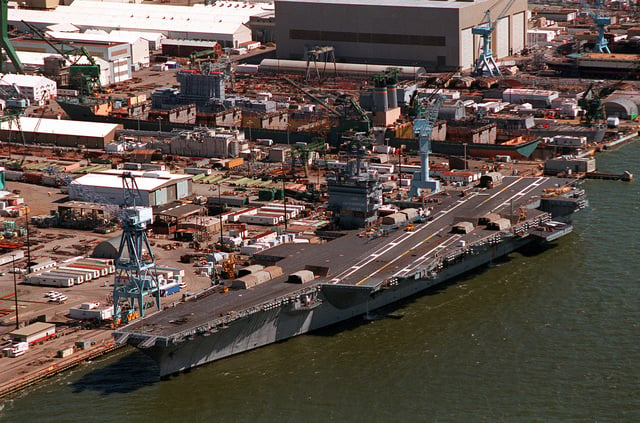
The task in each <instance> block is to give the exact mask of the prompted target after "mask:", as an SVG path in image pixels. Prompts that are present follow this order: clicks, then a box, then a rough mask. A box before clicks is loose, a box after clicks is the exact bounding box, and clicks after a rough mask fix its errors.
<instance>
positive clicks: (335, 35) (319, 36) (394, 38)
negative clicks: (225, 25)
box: [289, 29, 446, 47]
mask: <svg viewBox="0 0 640 423" xmlns="http://www.w3.org/2000/svg"><path fill="white" fill-rule="evenodd" d="M289 38H291V39H292V40H308V41H328V42H350V43H371V44H402V45H422V46H434V47H445V46H446V38H445V37H442V36H435V35H409V34H378V33H369V32H343V31H312V30H306V29H291V30H289Z"/></svg>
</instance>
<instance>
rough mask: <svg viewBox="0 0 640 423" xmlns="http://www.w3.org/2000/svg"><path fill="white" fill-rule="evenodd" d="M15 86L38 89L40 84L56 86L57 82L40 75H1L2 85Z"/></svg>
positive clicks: (0, 81)
mask: <svg viewBox="0 0 640 423" xmlns="http://www.w3.org/2000/svg"><path fill="white" fill-rule="evenodd" d="M13 84H16V85H17V86H19V87H36V86H38V85H40V84H55V82H54V81H52V80H51V79H48V78H45V77H44V76H40V75H20V74H17V73H5V74H0V85H13Z"/></svg>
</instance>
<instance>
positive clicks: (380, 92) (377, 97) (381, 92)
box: [373, 85, 389, 112]
mask: <svg viewBox="0 0 640 423" xmlns="http://www.w3.org/2000/svg"><path fill="white" fill-rule="evenodd" d="M373 105H374V107H375V111H376V112H386V111H387V110H389V99H388V98H387V87H386V85H385V86H384V87H375V88H374V91H373Z"/></svg>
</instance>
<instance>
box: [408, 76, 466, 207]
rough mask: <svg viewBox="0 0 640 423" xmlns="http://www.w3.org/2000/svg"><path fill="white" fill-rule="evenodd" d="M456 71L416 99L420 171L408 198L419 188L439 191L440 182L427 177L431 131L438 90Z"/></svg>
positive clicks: (415, 130)
mask: <svg viewBox="0 0 640 423" xmlns="http://www.w3.org/2000/svg"><path fill="white" fill-rule="evenodd" d="M457 72H458V71H457V70H455V71H454V72H451V73H449V74H448V75H447V76H445V77H444V78H443V79H442V80H440V83H439V84H438V85H437V86H436V87H435V89H434V90H433V91H432V92H431V94H429V96H428V97H427V98H425V99H422V100H416V103H415V107H416V118H415V119H414V121H413V134H414V135H415V136H416V137H417V138H418V153H419V154H420V172H416V173H415V174H414V176H413V179H412V180H411V186H410V188H409V198H413V197H414V196H416V195H420V191H421V190H425V189H428V190H430V191H431V192H432V193H434V192H438V191H440V183H439V182H438V181H436V180H434V179H431V178H430V177H429V153H430V152H431V133H432V132H433V127H434V125H435V124H436V121H437V120H438V112H439V111H440V105H441V104H442V101H443V100H444V97H443V96H442V93H441V92H440V91H441V89H442V87H443V86H444V85H446V84H447V82H449V80H450V79H451V78H452V77H453V75H455V74H456V73H457Z"/></svg>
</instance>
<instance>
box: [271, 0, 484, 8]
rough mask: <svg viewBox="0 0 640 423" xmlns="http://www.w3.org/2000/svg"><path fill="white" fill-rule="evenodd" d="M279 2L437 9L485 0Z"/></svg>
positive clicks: (283, 0)
mask: <svg viewBox="0 0 640 423" xmlns="http://www.w3.org/2000/svg"><path fill="white" fill-rule="evenodd" d="M278 2H279V3H315V4H332V5H339V6H344V5H351V6H392V7H424V8H428V7H431V8H438V9H462V8H465V7H469V6H473V5H474V4H478V3H485V2H487V1H442V0H278Z"/></svg>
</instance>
